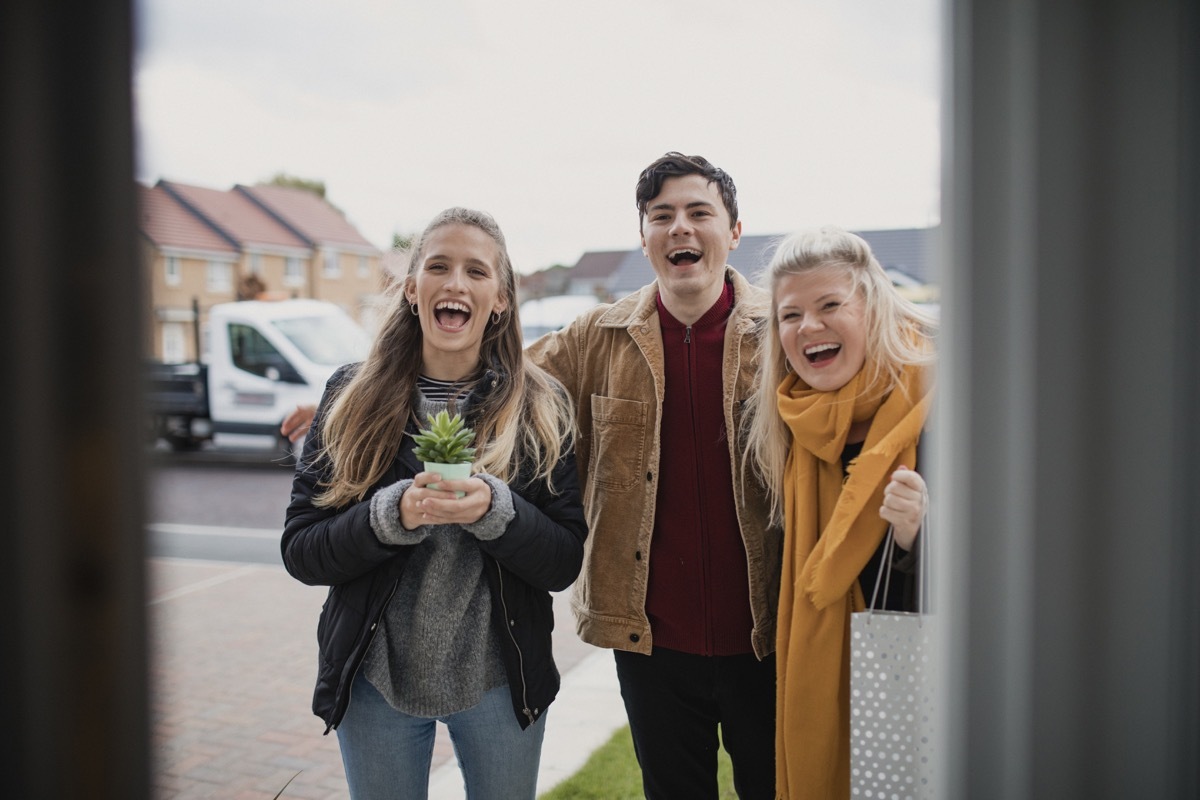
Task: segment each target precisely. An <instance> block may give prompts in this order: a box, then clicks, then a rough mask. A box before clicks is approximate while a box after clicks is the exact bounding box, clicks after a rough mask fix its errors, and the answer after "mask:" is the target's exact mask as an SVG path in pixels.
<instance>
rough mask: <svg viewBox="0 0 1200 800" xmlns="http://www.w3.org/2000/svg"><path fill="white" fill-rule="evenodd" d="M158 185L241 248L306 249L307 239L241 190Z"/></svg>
mask: <svg viewBox="0 0 1200 800" xmlns="http://www.w3.org/2000/svg"><path fill="white" fill-rule="evenodd" d="M158 186H159V187H162V188H163V189H165V190H166V191H167V192H168V193H169V194H172V195H175V196H177V197H178V198H179V199H181V200H182V201H183V203H184V204H185V205H186V206H190V207H191V209H192V210H194V212H195V213H197V214H199V215H200V216H201V217H203V218H204V219H205V220H206V221H208V222H209V223H210V224H212V225H214V226H216V227H217V228H219V229H220V230H221V231H223V232H224V233H225V234H226V235H228V236H229V237H230V238H232V239H234V240H235V241H237V242H238V243H239V244H240V245H241V246H242V248H245V247H247V246H248V245H259V246H266V247H268V248H270V247H272V246H274V247H279V248H291V249H297V250H308V249H309V245H308V243H307V242H305V241H304V240H303V239H301V238H300V237H299V236H297V235H296V234H294V233H292V232H291V231H289V230H288V229H287V228H286V227H284V226H283V225H282V224H280V223H279V222H278V221H277V220H275V219H273V218H272V217H271V215H270V214H268V213H267V212H266V211H264V210H263V209H262V208H260V207H259V206H258V205H257V204H256V203H254V202H253V201H252V200H251V199H250V198H248V197H246V196H245V195H243V194H241V193H240V192H231V191H225V190H222V189H208V188H205V187H201V186H188V185H187V184H183V183H174V182H168V181H159V182H158Z"/></svg>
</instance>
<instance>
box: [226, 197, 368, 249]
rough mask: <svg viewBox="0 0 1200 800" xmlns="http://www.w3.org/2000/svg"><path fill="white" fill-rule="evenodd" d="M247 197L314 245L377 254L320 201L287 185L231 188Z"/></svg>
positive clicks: (343, 220) (342, 219)
mask: <svg viewBox="0 0 1200 800" xmlns="http://www.w3.org/2000/svg"><path fill="white" fill-rule="evenodd" d="M234 190H235V191H236V192H240V193H242V194H245V195H249V196H250V197H251V198H252V199H254V200H256V201H258V203H260V204H261V205H262V206H264V207H265V208H267V209H268V210H269V211H270V212H271V213H273V214H275V215H276V216H277V217H279V218H280V219H281V220H283V222H284V223H285V224H286V225H288V226H290V227H291V228H292V229H293V230H294V231H296V232H297V233H299V234H300V236H302V237H303V238H305V239H307V240H308V241H309V242H311V243H312V244H314V245H317V246H320V245H339V244H340V245H350V246H352V247H355V248H360V249H361V248H369V249H370V250H372V251H376V252H378V250H377V248H376V247H375V245H373V244H371V243H370V242H369V241H367V240H366V239H365V238H363V235H362V234H361V233H359V232H358V230H357V229H356V228H355V227H354V226H353V225H351V224H350V221H349V220H347V219H346V218H345V217H344V216H342V214H341V213H340V212H339V211H338V210H337V209H336V208H334V207H333V206H332V205H330V204H329V203H328V202H327V201H325V200H324V199H323V198H321V197H318V196H317V195H316V194H314V193H312V192H309V191H306V190H304V189H296V188H293V187H290V186H273V185H270V184H259V185H258V186H242V185H238V186H236V187H234Z"/></svg>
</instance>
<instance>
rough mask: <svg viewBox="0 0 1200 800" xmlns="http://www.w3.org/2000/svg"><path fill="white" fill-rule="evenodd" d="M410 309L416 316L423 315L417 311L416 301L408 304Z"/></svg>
mask: <svg viewBox="0 0 1200 800" xmlns="http://www.w3.org/2000/svg"><path fill="white" fill-rule="evenodd" d="M408 310H409V311H411V312H412V315H413V316H414V317H419V316H421V315H420V314H419V313H418V312H417V306H416V304H415V303H409V304H408Z"/></svg>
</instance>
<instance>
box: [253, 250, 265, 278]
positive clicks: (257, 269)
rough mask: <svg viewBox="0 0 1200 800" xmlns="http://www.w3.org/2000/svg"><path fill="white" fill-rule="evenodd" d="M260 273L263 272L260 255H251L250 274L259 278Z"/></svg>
mask: <svg viewBox="0 0 1200 800" xmlns="http://www.w3.org/2000/svg"><path fill="white" fill-rule="evenodd" d="M262 271H263V266H262V253H251V254H250V274H251V275H259V276H261V275H262Z"/></svg>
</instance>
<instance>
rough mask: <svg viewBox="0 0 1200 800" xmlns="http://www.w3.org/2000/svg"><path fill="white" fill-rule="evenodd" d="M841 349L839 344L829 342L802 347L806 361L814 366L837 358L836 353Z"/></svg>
mask: <svg viewBox="0 0 1200 800" xmlns="http://www.w3.org/2000/svg"><path fill="white" fill-rule="evenodd" d="M841 351H842V346H841V345H840V344H833V343H831V342H823V343H822V344H814V345H812V346H810V347H806V348H804V357H805V358H807V359H808V363H810V364H812V365H814V366H816V365H819V364H824V363H827V362H829V361H832V360H833V359H835V358H837V355H838V353H840V352H841Z"/></svg>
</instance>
